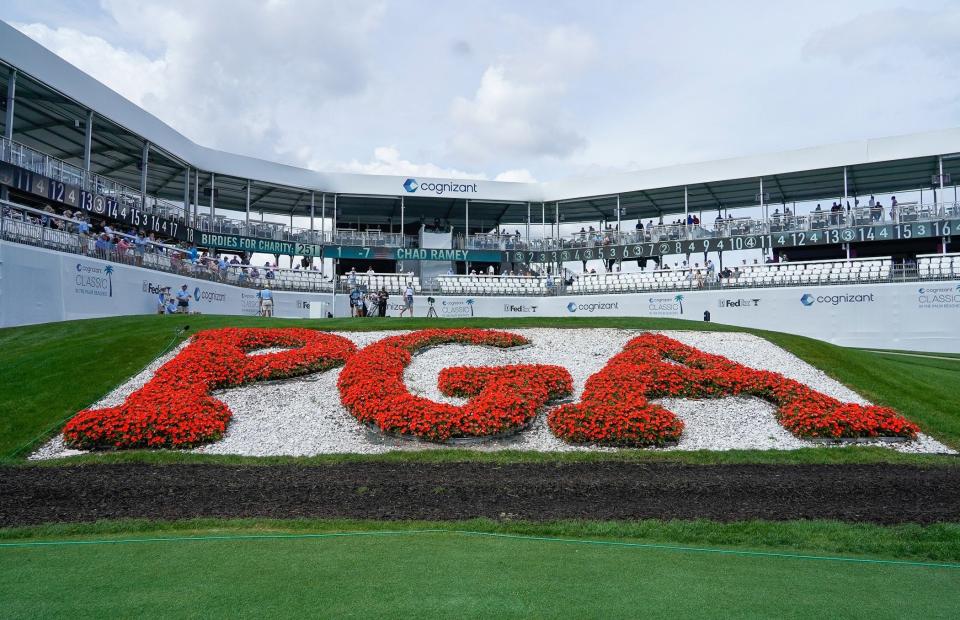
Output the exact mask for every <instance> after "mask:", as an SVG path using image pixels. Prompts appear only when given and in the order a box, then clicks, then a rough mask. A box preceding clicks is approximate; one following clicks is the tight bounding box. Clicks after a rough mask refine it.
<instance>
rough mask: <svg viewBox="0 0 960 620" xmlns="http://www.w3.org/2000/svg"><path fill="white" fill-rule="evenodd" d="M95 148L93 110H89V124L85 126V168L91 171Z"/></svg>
mask: <svg viewBox="0 0 960 620" xmlns="http://www.w3.org/2000/svg"><path fill="white" fill-rule="evenodd" d="M92 150H93V110H87V124H86V126H85V127H84V128H83V169H84V170H86V171H87V173H89V172H90V165H91V163H92V157H93V156H92V155H91V154H90V151H92Z"/></svg>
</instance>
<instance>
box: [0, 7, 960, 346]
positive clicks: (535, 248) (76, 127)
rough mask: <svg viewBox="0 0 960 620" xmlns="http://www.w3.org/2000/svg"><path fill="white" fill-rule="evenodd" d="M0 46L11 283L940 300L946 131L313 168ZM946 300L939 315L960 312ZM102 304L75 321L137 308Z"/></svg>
mask: <svg viewBox="0 0 960 620" xmlns="http://www.w3.org/2000/svg"><path fill="white" fill-rule="evenodd" d="M0 34H2V35H3V36H2V37H0V84H5V85H6V88H5V89H4V97H3V99H2V100H3V101H4V115H3V121H4V124H3V134H2V137H0V193H2V197H0V199H2V200H3V202H2V205H3V217H2V223H0V237H2V240H3V241H2V243H3V244H4V246H5V247H4V256H5V259H4V261H3V263H2V264H0V269H2V270H3V271H2V272H0V275H2V276H3V280H4V281H6V282H7V283H8V284H7V285H11V283H14V282H16V281H17V278H19V277H21V276H20V275H18V274H14V273H13V272H12V269H13V266H14V265H16V264H18V262H19V263H21V264H30V263H31V261H37V260H40V258H39V257H40V256H41V255H40V254H30V255H26V254H24V255H23V256H20V255H19V253H20V252H24V251H26V249H21V250H17V249H14V248H27V247H29V248H31V250H30V251H33V252H37V251H40V250H41V249H42V250H44V251H53V252H55V253H57V254H59V255H63V256H68V255H74V256H75V255H83V256H85V257H88V258H91V259H97V260H100V261H105V262H109V263H116V264H118V265H123V269H124V270H127V269H129V270H135V271H129V272H127V271H122V272H121V271H117V270H112V271H111V277H112V278H113V280H112V281H111V287H114V286H116V288H117V290H118V291H120V292H121V295H123V296H124V298H126V297H127V292H126V289H125V288H124V286H126V285H125V284H124V283H125V282H128V281H129V282H130V283H131V284H130V286H133V285H134V283H135V282H137V281H139V282H143V283H144V284H143V286H141V288H143V289H144V290H152V289H151V286H152V285H151V286H147V285H146V282H147V280H148V279H149V277H148V276H146V275H143V274H142V273H141V270H146V271H147V272H150V271H153V272H157V273H162V274H166V276H165V277H169V276H176V277H185V278H189V279H190V282H191V283H192V285H193V286H194V288H195V289H196V290H197V291H200V289H201V283H203V282H206V283H209V286H213V285H216V286H218V287H221V288H218V290H219V291H221V292H220V293H218V294H217V296H216V298H217V299H223V300H234V301H225V302H224V303H223V304H221V306H220V307H218V308H216V311H218V312H221V313H227V314H231V313H233V314H244V313H250V312H252V311H253V310H254V307H253V306H251V304H249V303H246V304H244V303H243V299H245V298H244V295H243V294H242V293H241V292H242V291H245V290H250V289H260V288H263V287H264V286H270V287H271V288H273V289H275V290H277V291H280V292H281V295H280V298H279V305H278V307H277V308H276V312H277V315H278V316H287V313H290V312H292V314H290V316H307V315H306V314H303V312H306V309H307V308H309V307H310V306H311V303H312V302H317V303H313V306H317V305H321V306H322V307H324V308H327V309H328V310H329V311H330V312H331V313H332V314H334V315H338V314H340V315H342V314H346V313H347V310H346V308H345V306H343V305H342V304H344V303H345V301H344V300H343V299H341V300H340V301H339V302H338V300H337V296H338V295H339V296H340V297H341V298H344V297H345V295H343V294H344V293H349V292H350V291H351V290H353V289H354V288H358V289H360V290H361V291H370V290H380V289H386V290H387V292H388V293H390V294H391V295H397V294H401V293H403V291H404V290H405V289H406V287H407V286H408V284H409V285H410V286H411V287H412V288H413V289H414V292H415V294H416V295H431V296H434V297H435V298H436V299H437V300H438V301H439V302H441V304H440V305H441V307H442V306H443V304H442V302H443V300H444V299H447V298H449V300H450V304H451V305H455V304H456V303H457V299H458V298H463V297H467V298H474V297H476V298H496V297H503V298H504V299H507V298H509V299H510V300H512V301H510V302H509V303H505V304H500V305H499V306H498V305H496V304H495V303H491V304H486V305H485V304H476V305H474V306H473V307H472V308H471V313H472V312H477V313H478V316H483V315H484V313H488V312H489V313H493V316H500V315H502V314H503V313H504V312H507V313H510V312H518V311H519V312H523V311H526V309H530V310H531V311H533V310H534V307H535V306H536V311H537V312H556V313H560V314H562V313H563V312H564V311H563V308H565V307H576V303H573V302H571V301H570V298H576V297H579V296H584V297H586V296H597V295H603V296H609V295H618V296H621V295H622V296H630V295H634V296H636V300H643V299H645V298H644V297H642V296H643V295H648V294H650V293H664V294H666V293H684V294H686V295H687V296H688V297H687V299H686V303H687V306H688V307H696V306H697V303H696V294H698V293H716V292H718V291H728V290H744V289H749V290H751V291H753V295H754V296H756V295H759V294H760V293H759V292H760V291H764V290H767V291H771V295H774V293H773V292H775V291H780V290H788V289H791V288H798V289H799V288H802V289H809V288H813V287H818V288H819V287H850V286H855V287H877V286H888V287H889V288H887V289H884V290H886V291H895V293H891V294H895V296H896V303H897V304H899V306H898V307H903V308H904V309H905V310H904V311H906V312H912V310H910V308H912V306H911V305H910V304H915V301H911V300H912V297H911V296H915V295H916V291H915V290H914V288H915V287H914V286H913V284H914V283H917V282H925V283H931V282H937V281H941V282H943V284H942V286H939V288H941V289H944V290H946V289H947V288H949V286H951V285H950V281H952V280H954V279H955V278H957V277H958V269H960V262H958V259H957V254H956V248H955V242H954V236H955V235H954V231H956V230H957V227H958V226H960V201H958V199H957V189H956V185H955V183H954V182H953V180H954V178H956V176H957V175H958V174H960V130H958V129H953V130H946V131H940V132H932V133H926V134H915V135H908V136H899V137H894V138H882V139H876V140H866V141H861V142H855V143H848V144H838V145H830V146H824V147H817V148H810V149H804V150H801V151H793V152H788V153H776V154H770V155H765V156H762V157H744V158H740V159H732V160H724V161H717V162H705V163H701V164H691V165H684V166H675V167H671V168H662V169H654V170H647V171H639V172H631V173H625V174H618V175H613V176H609V177H602V178H595V179H577V180H563V181H557V182H553V183H505V182H495V181H473V180H471V181H469V182H466V181H464V182H459V181H457V180H442V179H428V178H416V179H415V178H405V177H395V176H383V175H359V174H336V173H320V172H316V171H312V170H305V169H298V168H294V167H291V166H286V165H279V164H275V163H272V162H269V161H265V160H260V159H253V158H248V157H242V156H238V155H234V154H231V153H226V152H221V151H216V150H213V149H209V148H205V147H202V146H199V145H197V144H195V143H193V142H192V141H190V140H189V139H187V138H186V137H184V136H182V135H181V134H179V133H177V132H176V131H175V130H173V129H172V128H170V127H169V126H167V125H165V124H163V123H162V122H160V121H159V120H157V119H156V118H154V117H153V116H151V115H150V114H148V113H147V112H145V111H144V110H142V109H140V108H138V107H137V106H135V105H133V104H132V103H130V102H129V101H127V100H125V99H123V98H121V97H119V96H118V95H117V94H116V93H114V92H112V91H110V90H109V89H107V88H106V87H105V86H103V85H102V84H100V83H99V82H97V81H96V80H94V79H93V78H91V77H90V76H88V75H86V74H84V73H82V72H80V71H79V70H77V69H76V68H74V67H73V66H71V65H69V64H67V63H66V62H64V61H63V60H61V59H60V58H58V57H56V56H54V55H53V54H51V53H50V52H48V51H47V50H45V49H44V48H42V47H40V46H39V45H37V44H36V43H34V42H32V41H31V40H30V39H28V38H26V37H25V36H23V35H22V34H20V33H19V32H17V31H16V30H14V29H12V28H10V27H9V26H7V25H6V24H0ZM104 234H106V237H105V238H104ZM138 236H139V239H140V240H139V241H138ZM138 243H139V245H138ZM42 256H43V257H44V258H43V260H47V259H48V258H49V256H48V255H46V254H44V255H42ZM51 260H52V259H51ZM58 260H61V264H63V265H64V267H63V269H64V271H65V273H66V270H67V269H69V264H70V263H69V259H67V258H61V259H58ZM281 260H283V262H284V263H285V267H283V268H281V267H280V263H281ZM708 265H709V266H708ZM368 272H369V273H368ZM114 281H116V282H115V283H114ZM194 281H195V282H194ZM172 284H173V282H171V285H172ZM59 286H60V288H59V290H57V291H47V292H46V293H44V297H43V298H40V297H38V298H37V299H21V300H20V301H19V302H18V304H17V306H16V307H12V308H6V309H5V310H6V311H5V312H4V317H3V324H5V325H14V324H18V323H20V322H36V321H42V320H56V319H57V318H63V316H65V315H64V314H60V315H58V314H55V313H51V311H50V310H49V309H48V307H49V306H50V304H48V303H47V302H48V301H49V295H51V294H53V295H55V296H56V297H57V298H58V299H60V300H61V302H60V304H59V306H60V307H61V308H64V309H65V310H63V312H64V313H66V314H68V315H69V308H70V307H71V303H72V302H71V299H73V298H74V296H75V295H76V294H77V291H76V290H75V289H77V287H76V286H75V285H73V284H72V283H71V282H70V280H69V279H67V278H65V277H63V278H61V281H60V282H59ZM871 290H873V289H871ZM113 291H114V288H111V289H110V293H111V295H110V296H112V294H113ZM230 291H234V292H233V293H231V292H230ZM283 293H289V297H284V295H283ZM804 293H806V291H804ZM132 294H133V293H130V295H132ZM791 294H792V293H791ZM248 295H249V293H248ZM777 295H779V293H777ZM110 296H108V297H110ZM311 296H314V297H311ZM691 296H693V297H691ZM7 297H8V298H9V296H7ZM941 297H942V295H941ZM948 297H950V299H949V300H948V301H947V302H945V306H944V304H939V305H938V307H940V306H944V308H941V309H947V310H949V309H952V308H953V306H954V305H957V304H955V303H954V301H953V296H948ZM551 298H556V299H557V301H558V304H559V305H557V306H555V307H554V306H552V305H550V304H546V305H544V304H542V303H538V302H537V301H536V300H538V299H551ZM770 299H771V300H773V299H774V297H771V298H770ZM517 300H520V303H515V302H516V301H517ZM523 300H528V301H527V302H524V301H523ZM636 300H633V301H628V300H627V299H626V298H624V299H622V300H620V302H617V303H618V305H617V307H618V308H620V309H622V308H627V307H631V308H632V307H633V306H631V305H630V304H631V303H634V301H636ZM86 301H87V302H89V301H90V299H89V298H86ZM288 301H289V304H288V303H287V302H288ZM294 301H295V303H294ZM110 303H113V304H114V305H113V306H110V305H109V303H108V302H106V301H105V302H103V305H102V306H101V307H99V309H94V308H93V307H88V308H87V309H86V310H85V311H84V313H83V314H82V316H104V315H109V314H112V313H117V312H123V313H129V312H136V311H137V310H136V308H142V311H145V312H146V311H151V310H152V308H151V303H152V302H151V301H148V300H140V301H139V302H138V303H139V305H135V304H134V305H131V306H130V307H129V308H128V309H126V310H121V309H119V307H118V306H117V305H116V304H117V302H116V300H114V301H113V302H110ZM610 303H611V304H613V303H614V302H610ZM571 304H572V306H571ZM31 305H32V306H33V307H34V308H35V309H36V311H33V312H26V311H23V310H22V308H23V307H30V306H31ZM53 305H54V307H56V306H57V305H58V304H53ZM86 305H87V306H90V304H89V303H87V304H86ZM653 306H654V304H650V307H651V308H652V307H653ZM657 307H658V308H663V307H665V306H664V304H657ZM41 308H46V309H41ZM551 308H556V309H551ZM929 309H930V304H927V305H926V306H925V310H929ZM714 313H715V314H716V310H714ZM742 314H743V313H742ZM71 316H72V315H71ZM928 318H929V317H928V316H925V317H924V318H923V319H922V320H920V319H919V317H918V321H919V322H920V323H922V322H924V321H926V320H927V319H928ZM715 320H723V321H734V322H735V321H740V322H743V323H744V324H748V325H756V323H750V322H749V321H750V320H751V319H749V318H747V317H746V316H745V315H744V316H742V317H734V316H717V317H715ZM753 320H757V319H753ZM851 320H852V319H851ZM851 327H853V326H851ZM805 333H809V334H810V335H817V334H816V333H815V332H805ZM917 346H919V347H921V348H922V346H923V345H922V344H919V345H917ZM936 346H940V345H936Z"/></svg>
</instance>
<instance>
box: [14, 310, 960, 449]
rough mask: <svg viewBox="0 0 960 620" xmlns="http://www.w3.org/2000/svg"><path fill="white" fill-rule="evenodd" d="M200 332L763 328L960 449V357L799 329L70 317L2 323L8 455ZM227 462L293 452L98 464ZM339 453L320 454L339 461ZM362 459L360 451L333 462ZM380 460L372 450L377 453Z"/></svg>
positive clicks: (543, 321)
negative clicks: (867, 344)
mask: <svg viewBox="0 0 960 620" xmlns="http://www.w3.org/2000/svg"><path fill="white" fill-rule="evenodd" d="M187 324H189V325H190V332H188V334H189V333H192V332H195V331H197V330H201V329H208V328H213V327H222V326H265V325H271V326H307V327H315V328H320V329H336V330H344V329H363V330H373V329H382V328H391V329H416V328H424V327H436V326H443V327H455V326H470V327H498V328H505V329H509V328H520V327H566V328H576V327H584V328H585V327H614V328H626V329H697V330H711V331H747V332H751V333H756V334H758V335H761V336H763V337H765V338H767V339H769V340H770V341H772V342H774V343H775V344H777V345H779V346H782V347H784V348H786V349H788V350H790V351H792V352H793V353H795V354H796V355H798V356H799V357H800V358H802V359H804V360H806V361H807V362H809V363H811V364H813V365H814V366H817V367H819V368H821V369H823V370H824V371H825V372H827V373H828V374H830V375H831V376H833V377H834V378H836V379H838V380H839V381H841V382H842V383H844V384H846V385H847V386H849V387H851V388H853V389H854V390H856V391H858V392H859V393H861V394H862V395H864V396H865V397H867V398H869V399H870V400H872V401H874V402H877V403H881V404H885V405H889V406H892V407H894V408H896V409H897V410H898V411H900V412H902V413H903V414H904V415H906V416H907V417H909V418H910V419H912V420H914V421H915V422H917V423H919V424H920V425H921V427H922V429H923V431H924V432H926V433H929V434H931V435H933V436H934V437H936V438H937V439H940V440H941V441H943V442H945V443H947V444H949V445H952V446H954V447H960V399H958V398H957V397H956V387H955V386H956V385H958V384H960V361H958V362H955V361H953V360H944V359H925V358H919V357H905V356H896V355H886V354H878V353H871V352H866V351H861V350H856V349H845V348H841V347H836V346H833V345H829V344H825V343H823V342H820V341H817V340H812V339H809V338H804V337H801V336H792V335H788V334H782V333H776V332H765V331H759V330H748V329H743V328H738V327H729V326H724V325H719V324H716V323H702V322H694V321H680V320H674V319H638V318H555V319H549V318H536V319H466V320H444V321H442V322H438V321H435V320H426V319H412V320H411V319H393V318H391V319H389V320H386V321H378V320H374V319H369V320H363V319H332V320H285V319H272V320H271V319H261V318H257V317H226V316H207V315H204V316H190V317H163V316H133V317H117V318H110V319H92V320H84V321H69V322H62V323H53V324H46V325H36V326H29V327H20V328H7V329H0V369H2V371H0V395H2V399H0V458H3V459H4V460H5V461H7V462H10V461H22V459H23V458H24V456H25V454H26V453H27V452H28V450H29V449H30V448H31V447H32V446H33V445H35V440H38V438H40V439H42V438H44V437H46V436H49V434H50V433H52V432H55V431H56V429H58V428H59V426H60V425H62V423H63V422H64V421H65V419H67V418H68V417H69V416H71V415H72V414H73V413H75V412H76V411H79V410H80V409H82V408H84V407H86V406H87V405H89V404H91V403H92V402H95V401H96V400H97V399H99V398H100V397H102V396H103V395H105V394H106V393H107V392H109V391H110V390H111V389H113V388H114V387H116V386H117V385H119V384H121V383H123V382H124V381H125V380H126V379H128V378H129V377H130V376H131V375H133V374H135V373H136V372H137V371H138V370H140V369H141V368H142V367H143V366H145V365H146V364H148V363H149V362H150V361H151V360H152V359H154V358H155V357H156V356H157V355H159V354H160V353H162V352H163V351H164V350H165V349H166V348H167V347H168V346H169V345H171V344H173V343H175V341H176V339H175V337H174V336H175V333H176V331H177V329H178V328H179V327H182V326H184V325H187ZM131 458H133V459H144V460H152V461H217V462H238V461H242V462H263V463H270V462H281V461H289V460H291V459H269V460H257V459H252V458H246V459H241V458H238V457H217V456H208V455H204V456H200V455H183V454H180V453H153V454H149V455H145V454H143V453H132V454H103V455H94V456H87V457H81V459H80V460H87V461H93V460H95V461H125V460H128V459H131ZM330 458H331V457H321V458H318V459H313V462H329V460H330ZM333 458H341V459H342V458H354V457H333ZM367 458H369V457H367ZM376 458H404V459H429V460H443V459H451V458H455V459H459V460H462V459H494V460H500V461H505V460H506V461H509V460H516V459H521V460H583V459H587V460H590V459H595V458H628V459H654V460H660V459H669V460H686V461H689V462H781V463H782V462H788V463H789V462H798V463H799V462H876V461H891V462H921V463H931V464H933V463H944V462H953V459H952V458H944V457H936V456H914V455H898V454H897V453H895V452H893V451H888V450H882V449H870V448H850V449H843V450H820V449H812V450H797V451H789V452H758V451H735V452H729V453H692V454H684V453H673V454H670V455H663V454H657V453H650V452H643V451H626V452H623V453H619V454H617V455H614V456H602V457H597V456H596V455H550V454H538V455H530V454H522V453H505V454H495V455H484V454H479V453H473V452H468V451H451V452H439V453H438V452H436V451H431V452H414V453H405V454H404V455H402V456H395V455H387V456H385V457H384V456H381V457H376Z"/></svg>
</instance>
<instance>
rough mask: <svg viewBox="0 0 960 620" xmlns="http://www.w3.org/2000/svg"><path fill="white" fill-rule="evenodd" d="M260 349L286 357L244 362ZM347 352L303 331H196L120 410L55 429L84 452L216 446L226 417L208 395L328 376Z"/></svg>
mask: <svg viewBox="0 0 960 620" xmlns="http://www.w3.org/2000/svg"><path fill="white" fill-rule="evenodd" d="M268 347H279V348H284V349H288V350H285V351H281V352H277V353H265V354H260V355H256V354H254V355H250V352H252V351H256V350H258V349H264V348H268ZM355 352H356V347H355V346H354V345H353V343H351V342H350V341H349V340H347V339H346V338H343V337H342V336H337V335H334V334H328V333H323V332H319V331H316V330H311V329H297V328H294V329H237V328H226V329H215V330H208V331H204V332H200V333H199V334H197V335H196V336H194V337H193V339H192V341H191V342H190V343H189V344H188V345H187V346H186V347H184V349H183V350H182V351H181V352H180V353H179V354H178V355H177V356H176V357H174V358H173V359H172V360H170V361H169V362H167V363H166V364H164V365H163V366H161V367H160V369H159V370H157V372H156V374H155V375H154V376H153V378H152V379H150V381H149V382H148V383H147V384H146V385H144V386H143V387H141V388H140V389H138V390H137V391H136V392H134V393H133V394H131V395H130V396H129V397H128V398H127V399H126V401H125V402H124V403H123V404H122V405H119V406H117V407H107V408H104V409H87V410H84V411H81V412H79V413H78V414H76V415H75V416H74V417H73V418H72V419H71V420H70V421H69V422H67V424H66V426H65V427H64V429H63V437H64V441H65V443H66V444H67V445H68V446H70V447H72V448H79V449H87V450H92V449H129V448H189V447H193V446H197V445H199V444H202V443H207V442H211V441H216V440H217V439H219V438H221V437H222V436H223V433H224V432H225V431H226V428H227V423H228V422H229V420H230V416H231V413H230V409H228V408H227V406H226V405H224V404H223V403H222V402H220V401H219V400H217V399H216V398H214V397H213V396H211V395H210V393H211V392H212V391H213V390H217V389H222V388H229V387H235V386H239V385H243V384H246V383H252V382H255V381H265V380H270V379H283V378H287V377H295V376H299V375H305V374H309V373H315V372H320V371H324V370H328V369H330V368H334V367H336V366H340V365H342V364H343V363H344V362H346V360H347V358H349V357H350V356H351V355H353V354H354V353H355Z"/></svg>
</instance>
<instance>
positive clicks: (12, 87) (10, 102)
mask: <svg viewBox="0 0 960 620" xmlns="http://www.w3.org/2000/svg"><path fill="white" fill-rule="evenodd" d="M16 93H17V70H16V69H10V77H9V78H8V79H7V113H6V114H5V115H4V117H3V137H4V138H6V139H7V140H9V141H12V140H13V107H14V103H15V100H16ZM0 198H2V199H3V200H8V199H9V198H10V194H9V191H8V190H7V188H6V186H4V187H0Z"/></svg>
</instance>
